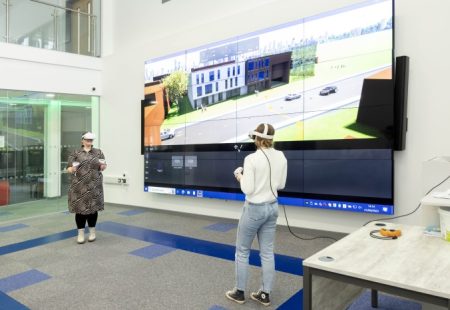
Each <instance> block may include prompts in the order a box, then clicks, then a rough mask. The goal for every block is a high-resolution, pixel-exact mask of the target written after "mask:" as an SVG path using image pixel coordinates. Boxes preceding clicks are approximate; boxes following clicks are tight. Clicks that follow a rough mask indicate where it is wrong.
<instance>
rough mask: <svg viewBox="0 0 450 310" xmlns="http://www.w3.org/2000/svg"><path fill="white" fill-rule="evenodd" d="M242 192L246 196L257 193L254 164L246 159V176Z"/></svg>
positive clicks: (243, 176) (243, 177)
mask: <svg viewBox="0 0 450 310" xmlns="http://www.w3.org/2000/svg"><path fill="white" fill-rule="evenodd" d="M241 190H242V192H243V193H244V194H246V195H251V194H252V193H253V192H254V191H255V170H254V167H253V165H252V163H251V162H250V161H249V160H248V159H247V158H245V160H244V174H243V175H242V178H241Z"/></svg>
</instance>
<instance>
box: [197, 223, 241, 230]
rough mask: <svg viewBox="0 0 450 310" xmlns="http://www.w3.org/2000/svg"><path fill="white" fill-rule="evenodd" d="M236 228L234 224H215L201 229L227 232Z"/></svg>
mask: <svg viewBox="0 0 450 310" xmlns="http://www.w3.org/2000/svg"><path fill="white" fill-rule="evenodd" d="M236 227H237V224H234V223H215V224H212V225H209V226H206V227H203V228H204V229H208V230H213V231H219V232H227V231H230V230H232V229H235V228H236Z"/></svg>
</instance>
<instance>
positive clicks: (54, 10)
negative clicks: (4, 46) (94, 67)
mask: <svg viewBox="0 0 450 310" xmlns="http://www.w3.org/2000/svg"><path fill="white" fill-rule="evenodd" d="M59 2H60V1H59ZM59 2H58V1H56V3H55V2H49V1H47V2H45V3H44V1H37V0H36V1H33V0H31V1H30V0H9V3H10V7H9V10H8V11H7V10H6V6H5V5H2V6H0V17H3V16H4V17H5V18H1V19H0V20H1V21H6V20H7V19H8V20H9V23H8V24H9V27H7V26H6V24H7V23H6V22H2V23H1V25H0V35H2V34H3V35H2V39H0V41H2V40H5V41H6V37H8V42H10V43H16V44H20V45H25V46H32V47H37V48H44V49H51V50H58V51H63V52H69V53H76V54H82V55H89V56H99V55H100V48H99V47H100V45H99V38H100V35H99V34H100V32H99V31H100V27H99V26H98V25H99V24H98V20H99V19H98V18H97V15H98V12H99V9H100V7H99V6H100V4H99V1H94V0H92V1H82V0H79V1H67V2H65V3H63V4H62V5H61V4H60V3H59ZM65 5H66V6H65ZM12 8H14V9H12ZM7 17H8V18H7ZM24 20H26V21H27V22H26V23H24Z"/></svg>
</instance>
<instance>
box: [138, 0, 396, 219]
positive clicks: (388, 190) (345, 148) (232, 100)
mask: <svg viewBox="0 0 450 310" xmlns="http://www.w3.org/2000/svg"><path fill="white" fill-rule="evenodd" d="M393 26H394V24H393V3H392V1H391V0H389V1H379V0H377V1H364V2H360V3H357V4H355V5H351V6H348V7H344V8H340V9H337V10H333V11H329V12H323V13H321V14H318V15H315V16H310V17H301V18H300V19H298V20H295V21H292V22H288V23H285V24H282V25H277V26H271V27H268V28H266V29H261V30H260V31H256V32H252V33H243V34H238V35H236V36H235V37H233V38H230V39H227V40H222V41H220V42H214V43H210V44H208V45H205V46H201V47H197V48H190V47H189V48H188V49H186V50H184V51H180V52H179V53H174V54H171V55H167V56H162V57H159V58H155V59H149V60H148V61H146V62H145V66H144V72H145V85H144V95H145V99H144V100H142V137H141V138H142V149H143V153H144V155H145V156H144V158H145V187H144V189H145V190H146V191H150V192H159V193H166V194H178V195H189V196H195V197H211V198H224V199H244V197H243V195H242V193H240V190H239V184H237V183H236V181H235V179H234V177H233V174H232V172H233V171H234V169H235V168H236V167H238V166H242V163H243V159H244V157H245V156H246V155H248V154H250V153H251V152H253V151H254V149H255V148H254V145H253V143H252V141H251V140H250V139H249V138H248V136H247V134H248V131H249V130H251V129H254V128H256V126H257V125H258V124H260V123H270V124H272V125H273V126H274V128H275V130H276V134H275V142H276V143H275V147H276V148H277V149H280V150H283V151H284V153H285V154H286V157H287V158H288V181H287V186H286V188H285V190H283V191H282V192H280V202H281V203H286V204H290V205H298V206H303V207H313V208H314V207H317V208H336V209H341V210H349V211H356V212H374V213H384V214H392V213H393V205H392V201H393V193H392V184H393V174H392V150H391V146H392V137H393V128H394V127H393V125H394V124H393V91H394V89H393V87H394V86H393V30H394V29H393ZM188 192H189V193H188ZM344 204H345V205H346V208H343V206H344ZM349 205H350V206H351V208H348V206H349Z"/></svg>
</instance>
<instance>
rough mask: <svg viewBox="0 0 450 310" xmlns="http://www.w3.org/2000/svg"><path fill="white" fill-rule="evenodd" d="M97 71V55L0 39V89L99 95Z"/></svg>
mask: <svg viewBox="0 0 450 310" xmlns="http://www.w3.org/2000/svg"><path fill="white" fill-rule="evenodd" d="M101 71H102V60H101V59H99V58H95V57H88V56H82V55H76V54H69V53H63V52H56V51H51V50H44V49H40V48H34V47H27V46H21V45H16V44H7V43H0V89H11V90H29V91H42V92H55V93H66V94H81V95H93V96H100V95H101V94H102V74H101ZM92 87H95V88H96V90H95V91H93V90H92Z"/></svg>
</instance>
